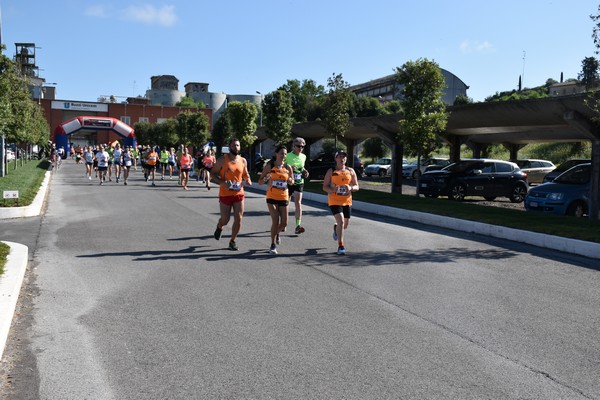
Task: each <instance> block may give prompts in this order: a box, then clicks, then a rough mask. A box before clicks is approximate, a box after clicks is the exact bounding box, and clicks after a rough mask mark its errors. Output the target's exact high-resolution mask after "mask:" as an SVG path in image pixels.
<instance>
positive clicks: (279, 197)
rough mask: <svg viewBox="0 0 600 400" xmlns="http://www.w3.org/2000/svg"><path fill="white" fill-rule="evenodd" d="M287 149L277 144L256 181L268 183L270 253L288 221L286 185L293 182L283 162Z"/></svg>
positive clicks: (289, 168)
mask: <svg viewBox="0 0 600 400" xmlns="http://www.w3.org/2000/svg"><path fill="white" fill-rule="evenodd" d="M286 155H287V149H286V147H285V146H284V145H279V146H277V148H276V150H275V157H273V159H271V161H269V162H268V163H267V164H266V165H265V168H264V169H263V170H262V173H261V174H260V178H259V179H258V183H260V184H265V183H268V185H269V187H268V188H267V208H268V209H269V214H271V248H270V250H269V252H270V253H271V254H277V245H278V244H281V238H280V237H279V234H280V233H281V232H283V231H285V228H286V227H287V223H288V206H289V204H290V196H289V191H288V186H289V185H291V184H293V183H294V171H293V170H292V167H291V166H290V165H288V164H286V163H285V156H286Z"/></svg>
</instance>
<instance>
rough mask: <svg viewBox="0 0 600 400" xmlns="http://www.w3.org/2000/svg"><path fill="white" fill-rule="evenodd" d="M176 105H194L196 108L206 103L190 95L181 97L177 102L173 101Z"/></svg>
mask: <svg viewBox="0 0 600 400" xmlns="http://www.w3.org/2000/svg"><path fill="white" fill-rule="evenodd" d="M175 106H177V107H196V108H206V104H204V102H202V101H200V100H199V101H197V102H196V101H194V99H193V98H192V97H191V96H185V97H182V98H181V100H179V101H178V102H177V103H175Z"/></svg>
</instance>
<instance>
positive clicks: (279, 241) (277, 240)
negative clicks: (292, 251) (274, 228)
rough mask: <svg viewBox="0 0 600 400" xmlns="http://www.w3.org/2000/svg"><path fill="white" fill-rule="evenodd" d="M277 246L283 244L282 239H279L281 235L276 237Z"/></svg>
mask: <svg viewBox="0 0 600 400" xmlns="http://www.w3.org/2000/svg"><path fill="white" fill-rule="evenodd" d="M275 244H281V238H280V237H279V233H278V234H277V236H275Z"/></svg>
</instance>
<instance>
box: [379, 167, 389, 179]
mask: <svg viewBox="0 0 600 400" xmlns="http://www.w3.org/2000/svg"><path fill="white" fill-rule="evenodd" d="M377 175H379V177H380V178H385V176H386V175H387V171H386V170H385V169H380V170H379V172H378V173H377Z"/></svg>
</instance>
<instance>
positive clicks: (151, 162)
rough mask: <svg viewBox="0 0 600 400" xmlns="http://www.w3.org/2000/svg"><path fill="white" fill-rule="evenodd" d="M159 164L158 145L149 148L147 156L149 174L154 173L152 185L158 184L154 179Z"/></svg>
mask: <svg viewBox="0 0 600 400" xmlns="http://www.w3.org/2000/svg"><path fill="white" fill-rule="evenodd" d="M157 165H158V153H157V152H156V147H155V146H152V147H151V148H150V149H149V150H148V154H147V156H146V166H147V167H148V175H152V186H156V184H155V183H154V179H155V178H156V166H157Z"/></svg>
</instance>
